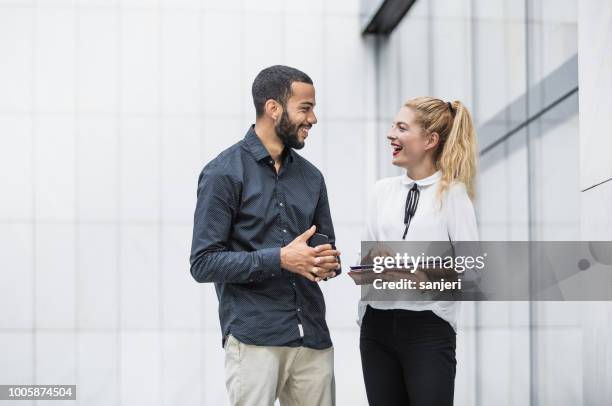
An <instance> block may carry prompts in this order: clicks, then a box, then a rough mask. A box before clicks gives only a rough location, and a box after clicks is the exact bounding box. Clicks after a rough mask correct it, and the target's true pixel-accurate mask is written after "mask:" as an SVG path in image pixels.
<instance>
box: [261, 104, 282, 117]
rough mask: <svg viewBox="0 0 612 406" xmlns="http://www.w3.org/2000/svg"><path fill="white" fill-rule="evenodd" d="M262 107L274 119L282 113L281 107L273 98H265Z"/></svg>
mask: <svg viewBox="0 0 612 406" xmlns="http://www.w3.org/2000/svg"><path fill="white" fill-rule="evenodd" d="M264 107H265V111H266V114H267V115H268V116H269V117H270V118H272V119H273V120H274V121H277V120H278V118H279V117H280V116H281V114H283V107H282V106H281V105H280V103H279V102H277V101H276V100H274V99H268V100H266V104H265V105H264Z"/></svg>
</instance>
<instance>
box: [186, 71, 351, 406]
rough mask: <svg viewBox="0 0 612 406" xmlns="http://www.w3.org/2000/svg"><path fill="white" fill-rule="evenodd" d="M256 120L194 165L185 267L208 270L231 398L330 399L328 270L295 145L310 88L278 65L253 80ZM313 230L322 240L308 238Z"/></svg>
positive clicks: (204, 278) (317, 181) (300, 143)
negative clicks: (324, 284)
mask: <svg viewBox="0 0 612 406" xmlns="http://www.w3.org/2000/svg"><path fill="white" fill-rule="evenodd" d="M252 92H253V102H254V104H255V110H256V122H255V125H254V126H251V128H250V129H249V130H248V131H247V133H246V136H245V137H244V139H243V140H242V141H240V142H238V143H236V144H234V145H233V146H231V147H230V148H228V149H226V150H225V151H223V152H221V154H219V155H218V156H217V157H216V158H215V159H213V160H212V161H211V162H210V163H209V164H208V165H206V167H205V168H204V169H203V170H202V173H201V174H200V178H199V183H198V201H197V206H196V211H195V218H194V228H193V243H192V249H191V258H190V262H191V274H192V275H193V277H194V279H195V280H196V281H198V282H214V283H215V288H216V291H217V297H218V299H219V318H220V321H221V330H222V334H223V339H222V343H223V346H224V349H225V373H226V385H227V389H228V392H229V397H230V401H231V403H232V405H240V406H242V405H245V406H246V405H256V406H261V405H270V406H272V405H273V404H274V402H275V400H276V399H280V402H281V404H282V405H305V406H306V405H313V406H314V405H317V406H319V405H325V406H327V405H333V404H335V394H334V375H333V347H332V343H331V339H330V336H329V330H328V328H327V324H326V322H325V303H324V300H323V295H322V293H321V289H320V288H319V286H318V282H319V281H322V280H326V279H329V278H332V277H334V276H336V274H337V273H339V272H340V264H339V260H338V257H339V255H340V252H338V251H337V250H336V249H335V246H334V244H335V237H334V228H333V225H332V220H331V215H330V210H329V203H328V200H327V191H326V188H325V182H324V179H323V176H322V175H321V172H320V171H319V170H318V169H317V168H315V166H314V165H312V164H311V163H310V162H308V161H307V160H306V159H304V158H303V157H301V156H300V155H298V154H297V153H296V152H295V151H293V150H294V149H301V148H303V147H304V141H305V139H306V138H307V136H308V132H309V130H310V128H311V127H312V126H313V125H314V124H316V122H317V118H316V116H315V114H314V107H315V89H314V86H313V84H312V80H311V79H310V77H308V75H306V74H305V73H303V72H301V71H299V70H297V69H293V68H290V67H287V66H272V67H269V68H266V69H264V70H262V71H261V72H260V73H259V74H258V75H257V77H256V78H255V81H254V82H253V88H252ZM315 231H316V232H319V233H321V234H325V235H327V236H328V237H329V244H324V245H319V246H316V247H314V248H312V247H310V246H309V245H308V244H307V242H308V240H309V239H310V238H311V237H312V236H313V235H314V233H315Z"/></svg>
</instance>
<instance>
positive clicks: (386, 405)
mask: <svg viewBox="0 0 612 406" xmlns="http://www.w3.org/2000/svg"><path fill="white" fill-rule="evenodd" d="M455 338H456V335H455V330H453V328H452V326H451V325H450V324H448V322H446V321H445V320H443V319H441V318H440V317H438V316H437V315H436V314H435V313H433V312H432V311H431V310H424V311H411V310H401V309H393V310H378V309H374V308H373V307H370V306H368V307H367V310H366V313H365V315H364V317H363V320H362V323H361V337H360V349H361V366H362V368H363V378H364V381H365V387H366V392H367V395H368V402H369V404H370V406H449V405H452V404H453V395H454V391H455V372H456V365H457V361H456V359H455V346H456V341H455Z"/></svg>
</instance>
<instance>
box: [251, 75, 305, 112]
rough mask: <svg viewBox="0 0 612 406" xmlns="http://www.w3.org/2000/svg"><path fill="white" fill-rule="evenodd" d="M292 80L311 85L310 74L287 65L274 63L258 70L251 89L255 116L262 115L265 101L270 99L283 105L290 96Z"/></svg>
mask: <svg viewBox="0 0 612 406" xmlns="http://www.w3.org/2000/svg"><path fill="white" fill-rule="evenodd" d="M293 82H302V83H308V84H310V85H312V79H310V76H308V75H307V74H305V73H304V72H302V71H301V70H299V69H295V68H292V67H289V66H284V65H274V66H270V67H269V68H266V69H264V70H262V71H261V72H259V74H258V75H257V77H256V78H255V80H254V81H253V87H252V89H251V91H252V93H253V104H254V105H255V113H256V114H257V117H261V116H262V115H263V113H264V110H265V105H266V101H268V100H270V99H273V100H276V101H277V102H279V103H280V104H281V105H282V106H283V107H284V106H285V105H286V104H287V100H288V99H289V97H291V84H292V83H293Z"/></svg>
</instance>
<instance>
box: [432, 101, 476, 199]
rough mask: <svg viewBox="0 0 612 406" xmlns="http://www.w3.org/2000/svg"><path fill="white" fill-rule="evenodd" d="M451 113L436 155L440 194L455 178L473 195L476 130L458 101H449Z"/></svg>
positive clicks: (474, 187)
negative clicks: (439, 150)
mask: <svg viewBox="0 0 612 406" xmlns="http://www.w3.org/2000/svg"><path fill="white" fill-rule="evenodd" d="M450 107H452V113H454V114H452V115H453V116H454V118H453V122H452V127H451V129H450V132H449V133H448V135H447V137H446V141H445V142H444V143H443V145H442V146H441V147H442V151H441V153H440V154H439V159H438V168H439V169H440V171H441V172H442V178H441V182H440V191H439V192H440V193H443V192H444V191H445V190H447V189H448V187H449V186H450V184H451V183H452V182H454V181H459V182H463V183H464V184H465V187H466V189H467V192H468V195H469V196H470V198H472V199H473V198H474V196H475V194H476V185H475V177H476V131H475V130H474V124H473V123H472V115H471V114H470V112H469V110H468V109H467V107H465V106H464V105H463V103H461V102H460V101H458V100H455V101H454V102H452V103H450V106H449V108H450Z"/></svg>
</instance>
